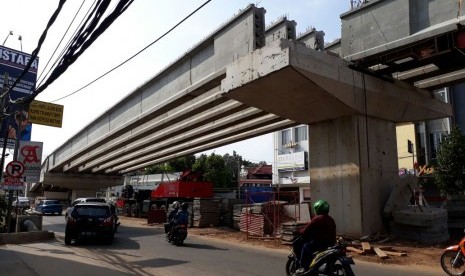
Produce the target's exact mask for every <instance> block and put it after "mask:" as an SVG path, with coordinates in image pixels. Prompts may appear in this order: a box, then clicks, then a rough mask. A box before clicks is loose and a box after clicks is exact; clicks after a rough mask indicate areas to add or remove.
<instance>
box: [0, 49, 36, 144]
mask: <svg viewBox="0 0 465 276" xmlns="http://www.w3.org/2000/svg"><path fill="white" fill-rule="evenodd" d="M30 59H31V55H29V54H26V53H23V52H20V51H16V50H13V49H10V48H7V47H4V46H0V87H3V84H4V83H3V82H4V75H5V73H8V85H9V86H11V85H13V83H14V82H15V81H16V79H17V78H18V77H19V76H20V75H21V73H22V72H23V70H24V69H25V68H26V65H27V64H28V62H29V61H30ZM38 65H39V59H38V58H37V59H36V60H34V62H33V63H32V65H31V67H30V68H29V70H28V72H27V73H26V75H25V76H24V77H23V78H22V79H21V80H20V81H19V83H18V84H17V85H16V86H15V87H14V88H13V90H12V91H10V97H11V99H12V100H16V99H18V98H22V97H27V96H28V95H30V94H32V92H33V91H34V90H35V86H36V79H37V69H38ZM17 108H18V107H17V106H13V105H12V106H11V108H10V110H9V112H10V113H13V112H15V111H17ZM31 128H32V127H31V123H30V122H29V115H28V113H27V110H22V111H21V112H18V113H15V115H12V116H9V117H8V119H7V120H5V121H4V122H3V124H2V126H1V129H0V142H1V144H0V145H3V139H4V138H5V136H6V135H8V139H9V140H8V148H12V146H14V139H16V138H19V139H20V140H24V141H30V140H31ZM10 139H11V141H10Z"/></svg>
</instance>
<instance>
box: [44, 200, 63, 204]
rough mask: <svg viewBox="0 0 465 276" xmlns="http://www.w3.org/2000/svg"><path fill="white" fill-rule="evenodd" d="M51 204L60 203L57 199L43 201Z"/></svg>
mask: <svg viewBox="0 0 465 276" xmlns="http://www.w3.org/2000/svg"><path fill="white" fill-rule="evenodd" d="M53 204H60V202H59V201H58V200H46V201H44V205H53Z"/></svg>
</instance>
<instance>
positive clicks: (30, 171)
mask: <svg viewBox="0 0 465 276" xmlns="http://www.w3.org/2000/svg"><path fill="white" fill-rule="evenodd" d="M42 148H43V143H42V142H32V141H20V142H19V149H18V157H17V160H18V161H19V162H21V163H23V164H24V173H23V179H24V182H27V183H37V182H39V181H40V170H41V168H42V166H41V163H42Z"/></svg>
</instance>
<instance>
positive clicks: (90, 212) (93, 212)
mask: <svg viewBox="0 0 465 276" xmlns="http://www.w3.org/2000/svg"><path fill="white" fill-rule="evenodd" d="M73 213H76V214H78V215H79V216H92V217H104V216H109V215H110V210H109V208H108V207H106V206H87V205H82V206H79V205H78V206H76V207H74V209H73Z"/></svg>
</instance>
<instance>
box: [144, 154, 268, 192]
mask: <svg viewBox="0 0 465 276" xmlns="http://www.w3.org/2000/svg"><path fill="white" fill-rule="evenodd" d="M263 162H264V161H263ZM265 164H266V162H265ZM242 166H244V167H254V166H257V164H254V163H252V162H249V161H247V160H243V159H242V156H240V155H238V154H237V153H236V152H235V151H233V154H232V155H230V154H225V155H223V156H221V155H218V154H214V153H212V154H210V155H208V156H207V155H205V154H201V155H199V156H198V157H195V155H188V156H183V157H179V158H176V159H173V160H170V161H168V162H165V163H163V164H157V165H154V166H150V167H148V168H145V174H160V173H173V172H182V171H185V170H189V169H192V170H193V171H195V172H201V173H202V174H203V177H204V178H205V179H206V180H207V181H212V182H213V183H214V186H215V188H235V187H237V186H238V182H239V171H240V168H241V167H242Z"/></svg>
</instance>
